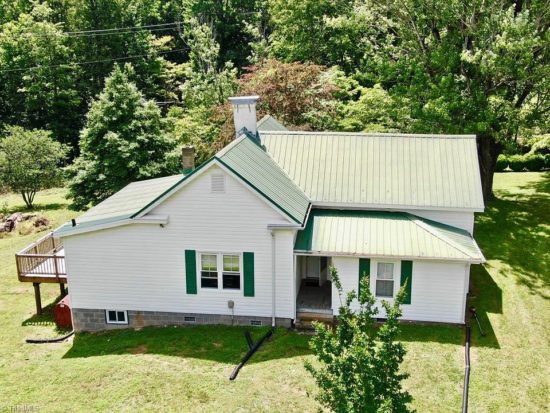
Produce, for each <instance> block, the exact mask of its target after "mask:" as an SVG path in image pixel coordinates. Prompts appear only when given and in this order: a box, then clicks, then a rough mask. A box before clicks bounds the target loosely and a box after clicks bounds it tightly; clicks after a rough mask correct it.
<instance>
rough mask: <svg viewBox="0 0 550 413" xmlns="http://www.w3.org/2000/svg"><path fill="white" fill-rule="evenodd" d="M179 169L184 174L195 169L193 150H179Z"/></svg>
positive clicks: (184, 148) (186, 148)
mask: <svg viewBox="0 0 550 413" xmlns="http://www.w3.org/2000/svg"><path fill="white" fill-rule="evenodd" d="M181 169H182V170H183V173H184V174H188V173H189V172H191V171H192V170H193V169H195V148H194V147H192V146H184V147H183V148H181Z"/></svg>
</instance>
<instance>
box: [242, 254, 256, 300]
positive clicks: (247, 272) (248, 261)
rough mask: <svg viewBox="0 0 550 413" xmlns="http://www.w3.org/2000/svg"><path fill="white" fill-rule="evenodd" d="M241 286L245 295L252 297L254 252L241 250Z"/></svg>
mask: <svg viewBox="0 0 550 413" xmlns="http://www.w3.org/2000/svg"><path fill="white" fill-rule="evenodd" d="M243 288H244V296H245V297H254V253H253V252H243Z"/></svg>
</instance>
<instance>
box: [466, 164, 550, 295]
mask: <svg viewBox="0 0 550 413" xmlns="http://www.w3.org/2000/svg"><path fill="white" fill-rule="evenodd" d="M519 189H520V190H524V191H525V190H530V191H534V194H533V193H530V194H529V193H522V192H516V193H510V192H507V191H499V192H497V196H499V197H500V198H497V199H495V200H493V201H491V202H490V203H489V205H488V207H487V209H486V212H485V214H483V215H480V216H479V217H478V219H477V221H476V239H477V241H478V243H479V245H480V247H481V249H482V250H483V252H484V254H485V256H486V257H487V259H489V260H499V261H501V262H502V264H503V265H502V267H500V268H499V271H500V272H501V273H502V274H503V275H504V276H506V277H513V278H515V279H516V281H517V283H519V284H522V285H525V286H527V287H528V288H529V290H530V291H531V292H532V293H533V294H539V295H541V296H542V297H544V298H546V299H550V297H549V296H548V293H547V291H548V288H549V287H550V196H549V194H550V173H546V174H544V175H543V179H542V180H539V181H535V182H532V183H530V184H528V185H525V186H523V187H520V188H519ZM472 282H473V283H474V285H475V284H476V282H477V281H476V277H472Z"/></svg>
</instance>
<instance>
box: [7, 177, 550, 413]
mask: <svg viewBox="0 0 550 413" xmlns="http://www.w3.org/2000/svg"><path fill="white" fill-rule="evenodd" d="M495 189H496V193H497V197H498V199H496V200H495V201H494V202H492V203H491V205H490V206H489V207H488V209H487V212H486V214H484V215H481V216H480V217H478V221H477V226H476V238H477V240H478V242H479V244H480V246H481V247H482V249H483V251H484V253H485V255H486V257H487V258H488V260H489V261H488V263H487V265H486V266H485V267H480V266H474V267H473V271H472V289H473V296H472V298H471V303H470V304H471V305H474V306H475V307H476V308H477V309H478V312H479V314H480V316H481V320H482V324H483V327H484V328H485V330H487V336H486V337H481V336H480V335H479V333H478V331H477V328H476V327H474V328H473V334H472V340H473V348H472V375H471V387H470V407H471V409H470V410H471V411H475V412H501V411H529V412H543V411H546V410H547V407H548V405H549V403H550V401H549V397H548V393H549V392H548V390H549V379H548V377H550V371H549V368H548V363H546V360H545V357H544V356H545V355H547V354H548V353H549V352H548V350H549V348H548V347H549V344H548V343H549V342H550V340H549V337H548V328H547V326H548V324H549V321H550V320H549V316H550V314H549V305H548V304H549V301H548V299H549V297H550V294H549V283H550V280H549V276H550V256H549V254H550V216H549V214H550V208H549V204H550V202H549V201H550V174H536V173H514V174H497V176H496V178H495ZM1 201H2V200H1V199H0V205H1V204H2V202H1ZM8 202H9V209H10V210H11V211H14V210H18V209H20V208H22V207H21V205H20V204H21V203H22V202H21V201H20V200H19V198H18V197H16V196H9V197H8ZM37 202H38V205H37V208H38V209H39V210H40V213H41V214H43V215H46V216H47V217H48V218H49V219H50V221H51V226H52V227H55V226H57V225H59V224H61V223H62V222H64V221H66V220H68V219H70V218H71V217H73V216H74V215H75V213H74V212H71V211H69V210H68V209H67V204H66V201H65V200H64V191H63V190H51V191H47V192H45V193H40V194H38V195H37ZM41 235H42V233H40V234H30V235H27V236H20V235H10V236H8V237H6V238H4V239H0V389H1V391H0V411H3V410H9V409H13V408H14V406H18V407H19V409H21V408H27V409H29V408H30V409H34V410H37V411H64V410H66V411H76V412H78V411H90V410H97V411H136V410H138V411H159V410H160V411H201V412H203V411H204V412H211V411H269V412H290V411H303V412H310V411H315V410H316V409H317V407H318V406H317V404H316V403H315V402H314V400H313V399H312V397H309V396H308V395H309V394H311V393H314V392H315V386H314V383H313V381H312V380H311V378H310V377H309V376H308V374H307V372H306V371H305V369H304V367H303V363H304V361H305V360H306V359H310V360H311V359H312V355H311V354H310V352H309V349H308V345H307V342H308V336H306V335H300V334H296V333H294V332H288V331H287V330H284V329H279V330H277V331H276V333H275V336H274V338H273V339H272V340H270V341H269V342H268V343H267V344H266V345H264V347H262V349H261V350H260V351H259V352H258V353H257V354H255V355H254V357H253V358H252V359H251V360H250V362H249V364H247V365H246V366H245V367H244V368H243V369H242V370H241V372H240V374H239V377H238V378H237V380H236V381H234V382H230V381H229V380H228V377H229V374H230V373H231V370H232V369H233V367H234V365H235V364H236V363H237V362H238V361H239V359H240V357H241V356H242V355H243V354H244V352H245V350H246V347H245V341H244V338H243V331H244V330H243V329H242V328H231V327H205V326H196V327H190V328H174V327H167V328H162V329H158V328H145V329H142V330H140V331H118V332H108V333H103V334H80V335H78V336H77V337H76V338H75V339H74V341H70V342H65V343H59V344H44V345H30V344H25V343H24V340H25V338H27V337H48V336H54V335H56V334H57V333H58V332H57V331H56V330H55V326H54V325H53V323H52V322H51V315H48V314H47V315H45V316H44V317H40V318H37V317H35V316H33V314H34V301H33V300H34V299H33V294H32V285H28V284H23V283H19V282H18V281H17V277H16V273H15V264H14V258H13V254H14V253H15V252H16V251H17V250H19V249H21V248H22V247H24V246H25V245H27V244H28V243H29V242H31V241H32V240H33V239H35V238H37V237H39V236H41ZM58 292H59V290H58V288H57V286H55V285H51V286H46V285H44V286H43V301H44V302H45V303H53V302H55V300H56V298H57V294H58ZM263 331H264V330H262V329H258V330H254V334H255V335H256V336H259V335H260V334H262V333H263ZM463 336H464V334H463V330H462V329H461V328H458V327H452V326H419V325H404V326H403V333H402V338H403V341H404V342H405V345H406V347H407V350H408V353H407V356H406V360H405V363H404V369H405V370H406V371H407V372H409V373H410V375H411V376H410V377H409V379H408V380H407V381H406V383H405V386H406V387H407V389H409V391H410V392H411V393H412V395H413V397H414V399H415V400H414V407H415V408H416V409H417V410H418V411H419V412H442V411H459V410H460V403H461V395H462V380H463V366H464V362H463V357H464V349H463Z"/></svg>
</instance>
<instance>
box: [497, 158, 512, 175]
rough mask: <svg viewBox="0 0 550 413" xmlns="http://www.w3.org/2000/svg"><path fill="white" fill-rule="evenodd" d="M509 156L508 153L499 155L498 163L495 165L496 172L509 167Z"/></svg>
mask: <svg viewBox="0 0 550 413" xmlns="http://www.w3.org/2000/svg"><path fill="white" fill-rule="evenodd" d="M508 163H509V161H508V157H507V156H506V155H499V157H498V159H497V164H496V166H495V171H496V172H502V171H504V170H505V169H506V168H507V167H508Z"/></svg>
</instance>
